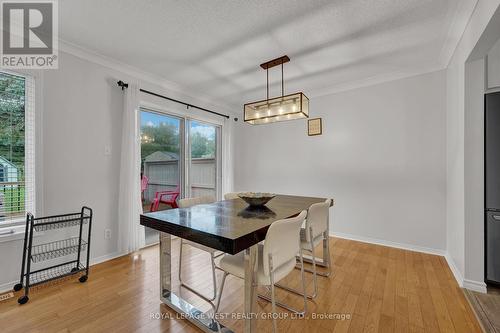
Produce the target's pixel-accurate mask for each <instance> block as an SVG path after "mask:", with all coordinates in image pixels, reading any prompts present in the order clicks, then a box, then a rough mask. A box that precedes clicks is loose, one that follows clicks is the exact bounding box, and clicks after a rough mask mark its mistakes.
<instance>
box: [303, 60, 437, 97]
mask: <svg viewBox="0 0 500 333" xmlns="http://www.w3.org/2000/svg"><path fill="white" fill-rule="evenodd" d="M445 69H446V66H443V65H436V66H432V67H428V68H422V69H420V70H414V71H411V72H408V71H403V72H401V71H397V72H392V73H387V74H380V75H374V76H370V77H367V78H363V79H360V80H356V81H348V82H343V83H338V84H335V85H333V86H329V87H325V88H323V89H319V90H317V91H316V92H314V93H310V94H307V96H309V97H310V98H317V97H322V96H328V95H333V94H338V93H341V92H344V91H350V90H355V89H359V88H366V87H371V86H375V85H378V84H383V83H389V82H393V81H397V80H403V79H408V78H412V77H416V76H420V75H425V74H430V73H434V72H439V71H442V70H445Z"/></svg>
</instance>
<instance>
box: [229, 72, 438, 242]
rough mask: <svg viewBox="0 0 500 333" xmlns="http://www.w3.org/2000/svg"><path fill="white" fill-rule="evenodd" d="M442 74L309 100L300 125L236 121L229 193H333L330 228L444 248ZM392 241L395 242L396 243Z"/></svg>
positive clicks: (354, 233) (341, 233) (346, 234)
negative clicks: (317, 129)
mask: <svg viewBox="0 0 500 333" xmlns="http://www.w3.org/2000/svg"><path fill="white" fill-rule="evenodd" d="M445 79H446V73H445V71H439V72H434V73H430V74H424V75H420V76H416V77H412V78H407V79H402V80H398V81H393V82H388V83H383V84H379V85H375V86H371V87H366V88H360V89H355V90H351V91H348V92H342V93H338V94H334V95H329V96H323V97H318V98H312V99H311V101H310V110H311V111H310V112H311V117H322V118H323V135H322V136H316V137H308V136H307V132H306V121H305V120H301V121H290V122H283V123H274V124H269V125H260V126H251V125H247V124H242V123H239V125H238V130H237V131H236V132H237V145H236V147H237V149H236V152H235V189H236V190H258V191H271V192H277V193H290V194H299V195H311V196H323V197H333V198H335V201H336V206H335V209H334V220H333V221H334V222H333V225H332V230H333V234H338V235H342V236H354V237H355V238H361V239H369V240H374V239H375V240H382V241H385V242H389V243H391V242H392V243H399V245H403V246H407V247H412V248H416V249H419V250H424V251H425V250H427V251H432V252H443V251H444V249H445V248H446V230H445V227H446V226H445V221H446V215H445V203H446V184H445V181H446V174H445V168H446V150H445V148H446V147H445V145H446V142H445V140H446V134H445V133H446V122H445V111H446V104H445V103H446V100H445V95H446V81H445ZM396 245H397V244H396Z"/></svg>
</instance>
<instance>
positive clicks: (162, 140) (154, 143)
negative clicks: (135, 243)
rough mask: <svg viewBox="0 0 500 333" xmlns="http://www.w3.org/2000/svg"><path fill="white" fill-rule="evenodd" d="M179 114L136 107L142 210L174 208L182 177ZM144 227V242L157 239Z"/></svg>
mask: <svg viewBox="0 0 500 333" xmlns="http://www.w3.org/2000/svg"><path fill="white" fill-rule="evenodd" d="M183 125H184V120H183V119H182V118H178V117H174V116H170V115H166V114H160V113H155V112H151V111H148V110H144V109H141V111H140V134H141V196H142V206H143V211H144V212H150V211H159V210H166V209H172V208H177V202H178V199H179V197H180V195H181V189H182V179H183V176H182V175H183V157H182V156H183V149H182V147H183V140H182V138H183V135H182V133H183ZM157 235H158V234H157V232H156V231H154V230H152V229H149V228H146V245H149V244H152V243H156V242H158V236H157Z"/></svg>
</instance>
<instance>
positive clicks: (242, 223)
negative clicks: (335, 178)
mask: <svg viewBox="0 0 500 333" xmlns="http://www.w3.org/2000/svg"><path fill="white" fill-rule="evenodd" d="M325 200H326V199H325V198H313V197H300V196H290V195H277V196H276V197H275V198H273V199H272V200H271V201H269V202H268V203H267V205H266V206H263V207H260V208H251V207H248V205H247V204H246V203H245V202H244V201H243V200H241V199H234V200H224V201H218V202H215V203H212V204H205V205H196V206H193V207H189V208H177V209H169V210H164V211H159V212H153V213H146V214H142V215H141V219H140V221H141V224H142V225H143V226H146V227H149V228H152V229H155V230H158V231H161V232H165V233H168V234H171V235H174V236H178V237H181V238H184V239H187V240H190V241H193V242H196V243H199V244H202V245H205V246H208V247H211V248H213V249H217V250H220V251H223V252H225V253H230V254H236V253H238V252H240V251H242V250H244V249H246V248H248V247H250V246H252V245H255V244H257V243H258V242H260V241H262V240H264V238H265V237H266V232H267V229H268V228H269V226H270V225H271V223H273V222H275V221H277V220H281V219H285V218H290V217H294V216H296V215H298V214H299V213H300V212H301V211H302V210H306V209H308V208H309V206H311V205H312V204H314V203H317V202H324V201H325Z"/></svg>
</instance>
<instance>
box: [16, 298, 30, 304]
mask: <svg viewBox="0 0 500 333" xmlns="http://www.w3.org/2000/svg"><path fill="white" fill-rule="evenodd" d="M28 301H29V298H28V296H21V297H19V298H18V299H17V303H19V304H25V303H27V302H28Z"/></svg>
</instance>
